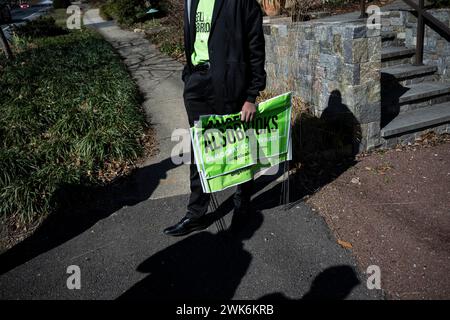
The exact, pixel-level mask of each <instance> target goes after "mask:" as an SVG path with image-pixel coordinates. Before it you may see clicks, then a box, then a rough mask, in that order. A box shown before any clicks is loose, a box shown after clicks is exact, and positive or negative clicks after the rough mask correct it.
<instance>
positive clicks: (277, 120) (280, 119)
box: [191, 92, 291, 193]
mask: <svg viewBox="0 0 450 320" xmlns="http://www.w3.org/2000/svg"><path fill="white" fill-rule="evenodd" d="M240 117H241V116H240V113H236V114H230V115H223V116H220V115H207V116H201V117H200V119H199V121H197V122H196V123H195V125H194V127H192V128H191V140H192V145H193V149H194V157H195V163H196V164H197V169H198V171H199V173H200V177H201V182H202V187H203V191H204V192H207V193H211V192H216V191H220V190H223V189H226V188H228V187H231V186H235V185H238V184H241V183H244V182H246V181H249V180H251V179H253V178H254V177H256V176H257V175H261V174H263V173H264V171H266V170H267V169H268V168H270V167H272V166H275V165H278V164H280V163H282V162H284V161H286V160H291V142H290V141H291V130H290V129H291V123H290V122H291V93H290V92H288V93H285V94H282V95H279V96H276V97H274V98H271V99H269V100H266V101H264V102H261V103H260V104H259V105H258V108H257V114H256V116H255V118H254V119H253V121H251V122H248V123H245V122H241V120H240Z"/></svg>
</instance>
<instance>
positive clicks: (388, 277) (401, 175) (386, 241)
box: [307, 134, 450, 299]
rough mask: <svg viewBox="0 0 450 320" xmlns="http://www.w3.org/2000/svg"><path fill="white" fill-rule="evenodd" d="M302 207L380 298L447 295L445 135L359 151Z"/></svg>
mask: <svg viewBox="0 0 450 320" xmlns="http://www.w3.org/2000/svg"><path fill="white" fill-rule="evenodd" d="M307 203H308V204H310V205H311V206H312V207H313V208H315V210H316V211H317V212H318V213H319V214H320V215H322V216H323V217H324V218H325V220H326V221H327V223H328V225H329V226H330V228H331V229H332V230H333V232H334V234H335V236H336V238H337V241H338V242H339V243H340V244H341V245H342V246H343V247H346V248H347V249H348V250H351V251H352V253H353V254H354V255H355V256H356V259H357V261H358V263H359V265H360V267H361V269H362V270H366V269H367V267H368V266H370V265H377V266H379V267H380V269H381V282H382V283H381V286H382V289H383V290H384V291H385V293H386V297H387V298H390V299H449V298H450V277H449V276H448V274H450V135H441V136H436V135H433V134H428V135H426V136H423V138H422V139H421V140H419V141H417V143H415V144H413V145H409V146H406V147H398V148H395V149H391V150H388V151H377V152H375V153H371V154H363V155H361V156H359V157H358V159H357V164H356V165H354V166H352V167H351V168H349V169H348V170H347V171H345V172H344V173H342V174H341V175H340V176H339V177H338V178H336V179H335V180H334V181H332V182H331V183H329V184H327V185H326V186H324V187H323V188H322V189H321V190H319V191H318V192H316V193H315V194H314V195H312V196H311V197H310V198H309V199H308V200H307Z"/></svg>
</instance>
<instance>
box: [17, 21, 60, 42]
mask: <svg viewBox="0 0 450 320" xmlns="http://www.w3.org/2000/svg"><path fill="white" fill-rule="evenodd" d="M12 31H13V34H14V35H15V36H17V37H19V38H24V39H25V38H39V37H53V36H58V35H63V34H66V33H67V32H68V31H67V30H66V29H63V28H62V27H60V26H58V25H57V24H56V23H55V19H53V18H52V17H49V16H44V17H39V18H38V19H36V20H32V21H30V22H28V23H26V24H24V25H18V26H13V28H12Z"/></svg>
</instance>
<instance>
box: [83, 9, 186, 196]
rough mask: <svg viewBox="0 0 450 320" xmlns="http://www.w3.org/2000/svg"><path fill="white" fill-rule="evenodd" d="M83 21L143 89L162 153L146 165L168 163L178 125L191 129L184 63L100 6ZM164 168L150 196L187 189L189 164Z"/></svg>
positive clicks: (141, 89) (89, 11)
mask: <svg viewBox="0 0 450 320" xmlns="http://www.w3.org/2000/svg"><path fill="white" fill-rule="evenodd" d="M83 22H84V24H85V25H87V26H90V27H92V28H95V29H96V30H97V31H98V32H99V33H100V34H101V35H103V36H104V37H105V39H106V40H107V41H109V42H110V43H111V44H112V46H113V47H114V48H115V49H116V50H117V52H118V53H119V54H120V55H121V56H122V58H123V59H124V63H125V64H126V66H127V67H128V69H129V71H130V73H131V75H132V77H133V79H135V81H136V83H137V85H138V87H139V90H140V91H141V92H142V94H143V96H144V98H145V101H144V104H143V106H144V110H145V112H146V114H147V117H148V120H149V122H150V123H152V124H153V125H154V126H155V129H156V133H157V140H158V142H159V153H158V155H157V156H156V157H153V158H151V159H148V160H147V161H146V162H145V163H144V164H143V166H144V167H145V166H149V165H154V164H158V163H169V161H167V160H168V159H170V157H171V152H172V149H173V147H174V146H175V145H176V144H177V142H176V141H171V137H172V134H173V132H174V130H176V129H186V130H187V129H188V128H189V124H188V120H187V115H186V111H185V108H184V104H183V96H182V94H183V82H182V81H181V76H180V71H181V70H182V69H183V66H182V65H181V64H180V63H179V62H177V61H175V60H173V59H171V58H170V57H168V56H166V55H164V54H161V52H160V51H159V50H158V49H157V48H156V47H155V46H154V45H152V44H151V43H150V42H149V41H148V40H147V39H145V36H144V34H143V33H134V32H130V31H126V30H122V29H121V28H119V27H118V26H117V25H116V24H115V23H114V22H113V21H104V20H103V19H102V18H101V17H100V16H99V10H98V9H91V10H88V11H87V12H86V14H85V15H84V20H83ZM169 166H170V165H169V164H167V165H165V166H164V168H161V170H164V171H165V176H164V175H163V176H162V177H161V179H160V181H159V184H158V186H157V187H156V189H155V190H154V191H153V193H152V194H151V195H150V198H151V199H158V198H162V197H168V196H175V195H180V194H186V193H188V191H189V189H188V185H187V184H185V183H179V182H180V181H187V178H188V177H189V168H188V166H187V165H182V166H177V167H169Z"/></svg>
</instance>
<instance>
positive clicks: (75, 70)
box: [0, 30, 147, 225]
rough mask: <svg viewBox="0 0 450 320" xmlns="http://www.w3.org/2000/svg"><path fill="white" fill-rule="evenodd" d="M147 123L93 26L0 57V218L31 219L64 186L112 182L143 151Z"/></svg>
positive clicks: (50, 207)
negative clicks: (90, 28)
mask: <svg viewBox="0 0 450 320" xmlns="http://www.w3.org/2000/svg"><path fill="white" fill-rule="evenodd" d="M0 55H1V54H0ZM146 128H147V125H146V122H145V118H144V115H143V112H142V110H141V109H140V96H139V93H138V91H137V88H136V86H135V84H134V82H133V81H132V79H131V77H130V75H129V74H128V72H127V71H126V69H125V67H124V65H123V64H122V63H121V61H120V59H119V57H118V56H117V55H116V53H115V52H114V51H113V49H112V47H111V46H110V45H109V44H108V43H107V42H106V41H105V40H103V39H102V38H101V37H100V36H99V35H98V34H96V33H94V32H93V31H89V30H82V31H73V32H70V33H68V34H66V35H59V36H54V37H45V38H36V39H33V40H29V41H25V43H21V46H20V48H19V50H16V53H15V59H14V60H13V61H9V62H7V61H6V59H4V57H2V56H0V168H1V169H0V198H1V201H0V219H2V220H7V221H14V223H15V224H18V225H25V224H28V223H30V222H33V221H37V220H38V219H41V218H42V217H44V216H46V215H47V214H48V213H51V212H52V210H53V209H54V208H55V207H56V205H57V204H58V199H57V197H55V194H56V192H57V191H58V189H59V188H61V187H63V186H64V185H67V184H76V185H93V184H100V183H104V182H105V181H109V180H111V179H112V178H113V177H115V176H117V174H118V172H121V171H123V169H124V168H127V167H128V166H129V165H130V164H131V163H132V162H133V161H134V160H135V159H137V158H138V157H139V155H141V154H142V152H143V147H142V139H143V138H144V136H145V134H144V132H145V130H146Z"/></svg>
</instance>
